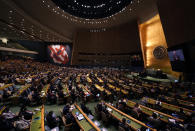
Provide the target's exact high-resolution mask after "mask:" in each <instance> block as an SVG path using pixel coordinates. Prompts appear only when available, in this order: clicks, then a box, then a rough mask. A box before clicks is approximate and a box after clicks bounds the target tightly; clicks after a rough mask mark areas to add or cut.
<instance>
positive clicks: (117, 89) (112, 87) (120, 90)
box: [107, 84, 129, 95]
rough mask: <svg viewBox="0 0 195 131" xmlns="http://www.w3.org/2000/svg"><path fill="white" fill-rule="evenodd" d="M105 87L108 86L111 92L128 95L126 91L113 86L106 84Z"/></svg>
mask: <svg viewBox="0 0 195 131" xmlns="http://www.w3.org/2000/svg"><path fill="white" fill-rule="evenodd" d="M107 85H108V87H109V88H110V89H112V90H114V91H117V92H122V93H123V94H124V95H128V94H129V92H128V91H126V90H123V89H120V88H117V87H115V86H113V85H111V84H107Z"/></svg>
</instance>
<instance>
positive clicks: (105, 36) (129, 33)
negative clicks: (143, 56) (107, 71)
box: [72, 21, 141, 65]
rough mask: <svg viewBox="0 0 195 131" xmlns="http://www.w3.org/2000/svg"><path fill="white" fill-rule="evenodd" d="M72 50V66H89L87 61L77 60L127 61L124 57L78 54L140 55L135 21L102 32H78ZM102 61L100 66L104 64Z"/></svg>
mask: <svg viewBox="0 0 195 131" xmlns="http://www.w3.org/2000/svg"><path fill="white" fill-rule="evenodd" d="M73 44H74V49H73V60H72V64H73V65H79V64H90V63H88V62H87V61H85V62H81V61H79V60H81V59H83V60H94V59H96V60H105V62H106V61H107V59H110V60H117V59H123V60H128V59H129V57H127V56H125V55H122V56H120V55H116V56H112V57H111V56H104V55H93V56H83V55H80V53H94V54H125V53H135V52H136V53H137V52H140V53H141V47H140V39H139V30H138V24H137V21H133V22H131V23H127V24H125V25H122V26H118V27H114V28H111V29H107V30H106V31H103V32H90V31H89V30H80V31H78V32H77V33H76V34H75V38H74V43H73ZM105 62H103V61H102V63H101V64H102V65H104V64H106V63H105Z"/></svg>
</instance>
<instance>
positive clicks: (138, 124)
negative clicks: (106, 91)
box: [105, 103, 156, 131]
mask: <svg viewBox="0 0 195 131" xmlns="http://www.w3.org/2000/svg"><path fill="white" fill-rule="evenodd" d="M105 105H106V106H107V107H109V108H110V109H112V110H111V111H109V113H110V115H111V116H112V117H114V118H115V119H117V120H119V121H121V122H122V119H123V118H125V119H126V120H127V124H128V126H130V127H131V128H132V129H133V130H135V131H137V130H138V129H141V128H142V127H144V128H146V129H150V130H152V131H156V129H153V128H151V127H149V126H147V125H146V124H144V123H142V122H140V121H138V120H136V119H135V118H133V117H131V116H129V115H127V114H125V113H123V112H121V111H120V110H118V109H116V108H115V107H113V106H111V105H109V104H107V103H105ZM128 121H130V122H128Z"/></svg>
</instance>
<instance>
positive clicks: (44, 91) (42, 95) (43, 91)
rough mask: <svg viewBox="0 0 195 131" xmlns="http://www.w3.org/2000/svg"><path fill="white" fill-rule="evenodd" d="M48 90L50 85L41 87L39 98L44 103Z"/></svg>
mask: <svg viewBox="0 0 195 131" xmlns="http://www.w3.org/2000/svg"><path fill="white" fill-rule="evenodd" d="M49 88H50V84H47V85H45V86H44V87H43V89H42V91H41V97H42V102H43V103H44V102H46V98H47V92H48V90H49Z"/></svg>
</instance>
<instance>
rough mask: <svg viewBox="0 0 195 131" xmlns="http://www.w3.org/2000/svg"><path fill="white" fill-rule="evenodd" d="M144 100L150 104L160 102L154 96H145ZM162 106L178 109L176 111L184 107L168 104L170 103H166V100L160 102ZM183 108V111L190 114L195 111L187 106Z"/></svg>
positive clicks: (173, 109) (171, 109)
mask: <svg viewBox="0 0 195 131" xmlns="http://www.w3.org/2000/svg"><path fill="white" fill-rule="evenodd" d="M142 100H143V101H145V102H147V103H149V104H152V105H156V103H159V101H157V100H154V99H152V98H147V97H143V98H142ZM160 106H161V107H162V108H164V109H167V110H170V111H176V112H179V111H180V108H182V107H179V106H175V105H171V104H168V103H165V102H160ZM182 109H183V111H184V113H185V114H186V115H190V114H191V113H193V112H194V111H192V110H189V109H186V108H182Z"/></svg>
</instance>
